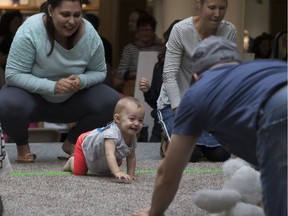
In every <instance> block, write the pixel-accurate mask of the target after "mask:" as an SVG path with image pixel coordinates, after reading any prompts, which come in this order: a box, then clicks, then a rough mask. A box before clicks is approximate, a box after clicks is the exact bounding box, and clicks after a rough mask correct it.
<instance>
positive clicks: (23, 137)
mask: <svg viewBox="0 0 288 216" xmlns="http://www.w3.org/2000/svg"><path fill="white" fill-rule="evenodd" d="M0 101H1V103H0V122H1V125H2V128H3V131H4V132H5V133H6V134H7V135H8V136H9V137H10V138H11V139H12V140H13V141H14V142H15V143H16V145H17V151H18V158H17V160H18V161H19V162H25V161H26V162H33V161H34V159H35V155H33V154H31V152H30V147H29V143H28V127H29V124H30V122H32V121H31V119H32V118H34V119H37V116H38V115H39V114H40V113H42V112H45V111H44V110H42V108H41V107H45V105H42V104H43V103H44V100H43V99H41V97H40V96H38V95H35V94H31V93H29V92H27V91H25V90H23V89H21V88H17V87H7V86H4V87H3V88H2V89H1V91H0Z"/></svg>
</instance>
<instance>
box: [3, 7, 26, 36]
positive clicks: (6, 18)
mask: <svg viewBox="0 0 288 216" xmlns="http://www.w3.org/2000/svg"><path fill="white" fill-rule="evenodd" d="M15 17H18V18H20V19H21V20H23V15H22V13H21V12H20V11H19V10H13V11H7V12H6V13H4V14H3V15H2V16H1V20H0V36H1V37H4V38H13V36H14V35H12V34H11V32H10V30H9V28H10V23H11V22H12V20H13V19H14V18H15Z"/></svg>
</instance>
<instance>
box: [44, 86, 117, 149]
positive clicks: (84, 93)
mask: <svg viewBox="0 0 288 216" xmlns="http://www.w3.org/2000/svg"><path fill="white" fill-rule="evenodd" d="M119 99H120V96H119V93H118V92H116V91H115V90H114V89H112V88H110V87H108V86H107V85H104V84H98V85H95V86H92V87H90V88H88V89H83V90H81V91H80V92H78V93H76V94H75V95H73V96H72V97H71V98H69V99H68V100H67V101H65V102H63V103H60V104H50V105H49V107H48V110H49V113H48V114H47V115H46V116H45V121H48V122H55V123H57V122H58V123H69V122H76V123H77V124H76V126H75V127H73V128H71V129H70V131H69V133H68V137H67V140H66V141H65V145H63V150H64V149H68V150H67V153H68V154H71V153H73V149H74V148H72V150H71V151H70V148H69V145H71V144H74V145H73V146H75V143H76V140H77V138H78V136H79V135H80V134H82V133H84V132H86V131H90V130H93V129H95V128H97V127H103V126H105V125H106V124H107V123H109V122H110V121H112V120H113V112H114V108H115V105H116V103H117V102H118V100H119Z"/></svg>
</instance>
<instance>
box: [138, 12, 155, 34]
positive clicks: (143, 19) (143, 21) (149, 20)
mask: <svg viewBox="0 0 288 216" xmlns="http://www.w3.org/2000/svg"><path fill="white" fill-rule="evenodd" d="M144 25H150V26H151V27H152V30H153V31H154V32H155V31H156V25H157V21H156V20H155V18H154V17H153V16H151V15H149V14H143V15H141V16H140V17H139V18H138V20H137V29H139V27H140V26H144Z"/></svg>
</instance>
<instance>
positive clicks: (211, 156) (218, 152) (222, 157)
mask: <svg viewBox="0 0 288 216" xmlns="http://www.w3.org/2000/svg"><path fill="white" fill-rule="evenodd" d="M202 154H203V155H204V156H205V157H206V158H207V159H208V160H209V161H212V162H223V161H226V160H228V159H229V158H230V156H231V153H230V152H229V151H227V150H226V149H225V148H223V147H222V146H216V147H206V146H202V145H196V146H195V148H194V151H193V153H192V155H191V159H190V162H197V161H199V159H200V158H201V157H202Z"/></svg>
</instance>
